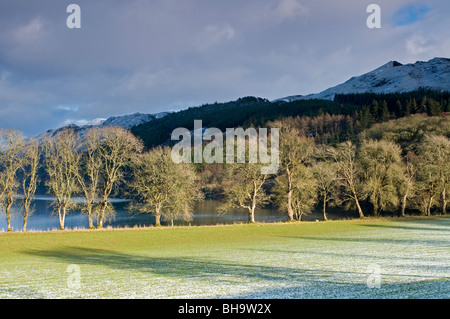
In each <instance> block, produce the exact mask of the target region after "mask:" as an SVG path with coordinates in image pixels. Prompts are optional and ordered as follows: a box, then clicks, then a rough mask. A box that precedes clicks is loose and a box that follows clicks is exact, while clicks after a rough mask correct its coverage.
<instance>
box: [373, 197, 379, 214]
mask: <svg viewBox="0 0 450 319" xmlns="http://www.w3.org/2000/svg"><path fill="white" fill-rule="evenodd" d="M373 215H374V216H380V212H379V209H378V200H377V199H376V200H375V201H374V203H373Z"/></svg>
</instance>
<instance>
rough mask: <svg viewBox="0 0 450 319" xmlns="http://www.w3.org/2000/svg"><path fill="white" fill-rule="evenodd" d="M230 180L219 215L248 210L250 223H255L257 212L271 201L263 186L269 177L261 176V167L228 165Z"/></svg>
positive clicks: (257, 165) (247, 164)
mask: <svg viewBox="0 0 450 319" xmlns="http://www.w3.org/2000/svg"><path fill="white" fill-rule="evenodd" d="M227 169H228V170H229V179H228V182H227V183H226V184H227V185H226V188H225V196H226V199H225V202H224V203H223V204H222V205H221V206H220V207H219V213H225V212H227V211H228V210H229V209H231V208H243V209H247V210H248V222H249V223H254V222H255V210H256V208H257V207H262V206H264V205H265V204H267V203H268V201H269V198H270V197H269V195H268V194H266V192H265V190H264V188H263V185H264V183H265V182H266V180H267V178H268V175H265V174H261V165H259V164H250V163H241V164H239V163H228V164H227Z"/></svg>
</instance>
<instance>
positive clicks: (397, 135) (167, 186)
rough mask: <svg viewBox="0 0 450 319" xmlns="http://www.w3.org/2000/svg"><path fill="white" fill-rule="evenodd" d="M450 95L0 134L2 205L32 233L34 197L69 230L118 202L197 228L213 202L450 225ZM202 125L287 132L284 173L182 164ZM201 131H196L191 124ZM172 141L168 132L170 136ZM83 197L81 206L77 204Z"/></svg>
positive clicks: (235, 105)
mask: <svg viewBox="0 0 450 319" xmlns="http://www.w3.org/2000/svg"><path fill="white" fill-rule="evenodd" d="M448 111H449V94H448V93H436V92H429V91H417V92H412V93H408V94H407V93H404V94H391V95H379V96H376V95H372V94H362V95H346V96H336V98H335V100H334V101H322V100H311V101H294V102H290V103H286V102H281V103H277V104H274V103H271V102H269V101H267V100H264V99H260V98H252V97H248V98H242V99H239V100H237V101H236V102H229V103H223V104H220V103H215V104H211V105H205V106H202V107H198V108H190V109H188V110H185V111H180V112H178V113H174V114H170V115H168V116H167V117H164V118H162V119H160V120H155V121H153V122H149V123H147V124H144V125H140V126H138V127H135V128H133V129H132V130H131V132H130V131H128V130H125V129H123V128H120V127H95V128H91V129H89V130H88V132H87V133H86V134H83V135H79V134H77V133H75V132H74V131H73V130H71V129H66V130H59V131H58V132H57V133H56V134H54V135H47V136H45V137H44V138H42V139H41V140H37V139H35V138H30V137H26V136H24V135H23V134H22V133H21V132H20V131H17V130H1V131H0V140H1V143H0V145H1V149H0V156H1V157H0V199H1V205H2V210H3V212H4V214H5V215H6V219H7V225H8V231H12V228H11V226H10V220H11V208H12V206H13V204H14V203H20V206H21V211H22V214H23V231H26V226H27V220H28V218H29V217H30V216H31V215H32V213H33V199H34V196H35V193H36V190H38V189H39V190H40V189H42V190H44V191H45V192H47V193H48V194H49V195H51V196H52V197H53V198H54V203H53V208H54V213H55V214H56V215H57V216H58V218H59V223H60V229H64V228H65V216H66V215H67V214H68V213H70V212H71V211H73V210H75V209H78V210H81V211H82V212H83V213H84V214H86V215H87V217H88V222H89V228H92V229H93V228H102V227H103V224H104V221H105V219H106V218H107V217H108V216H111V215H113V214H114V208H113V205H112V204H111V202H110V199H111V198H113V197H114V196H119V195H120V196H121V197H126V198H129V199H131V203H130V206H129V210H130V212H134V211H137V212H141V213H150V214H153V215H154V217H155V225H156V226H160V225H161V220H164V221H167V222H168V223H169V224H171V225H173V223H174V220H179V219H182V220H190V219H191V218H192V214H193V204H194V203H195V202H196V201H199V200H204V198H205V197H215V198H218V199H220V200H221V201H222V206H221V207H220V208H219V211H218V213H220V214H224V213H226V212H227V211H228V210H229V209H230V208H240V209H243V210H245V211H247V212H248V222H250V223H253V222H255V210H256V208H258V207H264V206H266V205H273V206H276V207H277V208H278V209H279V211H280V214H284V215H285V216H286V220H287V221H295V220H297V221H301V219H302V216H303V215H305V214H309V213H310V212H311V211H313V210H314V209H320V210H321V211H322V214H323V220H327V210H328V209H329V207H337V208H340V209H342V210H349V209H351V210H353V211H356V212H357V213H358V215H359V217H360V218H364V217H366V216H368V215H373V216H381V215H386V214H388V215H390V216H392V215H396V216H405V215H406V214H413V215H414V214H422V215H431V214H446V213H447V206H448V197H449V191H450V189H449V188H450V166H449V165H448V163H449V161H450V116H449V115H448ZM193 119H202V120H203V123H204V125H205V126H206V125H207V126H210V127H211V126H215V127H218V128H220V129H225V128H227V127H237V126H242V127H272V128H278V129H279V131H280V135H279V161H280V169H279V171H278V173H277V174H276V175H264V174H262V173H261V170H260V165H259V164H249V163H247V164H237V163H235V164H233V163H223V164H216V163H213V164H207V163H198V164H186V163H181V164H176V163H174V162H173V161H172V160H171V148H170V143H168V141H167V136H170V132H169V131H170V130H171V129H172V128H176V127H185V128H188V129H189V128H190V126H192V124H193ZM191 120H192V121H191ZM168 132H169V133H168ZM75 196H80V197H83V198H84V200H83V201H82V202H81V203H80V202H77V201H75V200H74V198H75Z"/></svg>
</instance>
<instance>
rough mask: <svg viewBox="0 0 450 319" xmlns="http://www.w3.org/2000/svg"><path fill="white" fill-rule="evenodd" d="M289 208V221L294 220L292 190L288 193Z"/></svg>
mask: <svg viewBox="0 0 450 319" xmlns="http://www.w3.org/2000/svg"><path fill="white" fill-rule="evenodd" d="M287 210H288V216H289V221H293V220H294V209H293V208H292V190H290V191H289V192H288V193H287Z"/></svg>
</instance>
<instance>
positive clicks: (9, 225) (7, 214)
mask: <svg viewBox="0 0 450 319" xmlns="http://www.w3.org/2000/svg"><path fill="white" fill-rule="evenodd" d="M6 223H7V226H8V231H9V232H10V231H13V230H12V228H11V215H10V214H9V212H6Z"/></svg>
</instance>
